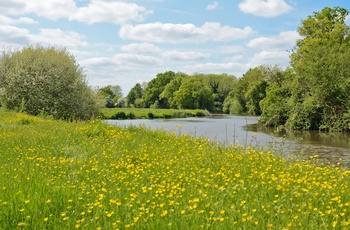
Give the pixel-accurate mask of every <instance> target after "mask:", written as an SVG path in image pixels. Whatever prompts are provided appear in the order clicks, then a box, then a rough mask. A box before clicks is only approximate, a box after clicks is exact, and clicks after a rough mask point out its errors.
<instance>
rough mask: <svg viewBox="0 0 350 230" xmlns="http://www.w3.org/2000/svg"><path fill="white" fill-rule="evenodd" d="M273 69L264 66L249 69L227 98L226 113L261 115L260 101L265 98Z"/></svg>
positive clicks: (225, 103) (225, 102)
mask: <svg viewBox="0 0 350 230" xmlns="http://www.w3.org/2000/svg"><path fill="white" fill-rule="evenodd" d="M271 69H272V68H271V67H269V66H263V65H261V66H258V67H255V68H254V69H249V70H248V71H247V72H246V73H245V74H244V75H243V77H241V78H240V79H239V80H238V82H237V84H236V85H235V87H234V89H233V91H232V92H230V93H229V95H228V96H227V97H226V98H225V101H224V112H229V113H233V114H242V113H247V114H250V115H260V114H261V108H260V101H261V100H262V99H264V98H265V95H266V87H267V86H268V79H269V77H270V72H271Z"/></svg>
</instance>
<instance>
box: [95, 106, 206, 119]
mask: <svg viewBox="0 0 350 230" xmlns="http://www.w3.org/2000/svg"><path fill="white" fill-rule="evenodd" d="M100 111H101V114H102V116H103V118H104V119H143V118H146V119H153V118H183V117H203V116H207V115H209V112H208V111H206V110H201V109H152V108H101V109H100Z"/></svg>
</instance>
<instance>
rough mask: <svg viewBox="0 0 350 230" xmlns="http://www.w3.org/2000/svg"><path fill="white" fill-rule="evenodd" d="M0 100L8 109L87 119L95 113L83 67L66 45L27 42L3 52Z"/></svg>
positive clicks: (93, 100) (93, 99)
mask: <svg viewBox="0 0 350 230" xmlns="http://www.w3.org/2000/svg"><path fill="white" fill-rule="evenodd" d="M0 85H1V88H2V90H1V101H2V104H3V106H5V107H6V108H8V109H16V110H22V111H25V112H26V113H28V114H32V115H38V114H40V113H45V114H48V115H52V116H53V117H54V118H56V119H87V118H90V117H91V116H93V115H97V114H98V109H97V106H96V102H95V98H94V93H93V91H92V90H91V89H90V88H89V87H88V85H87V82H86V80H85V75H84V74H83V70H82V68H81V67H80V66H79V64H78V63H77V62H76V61H75V59H74V57H73V56H72V55H71V54H69V53H68V52H67V51H66V50H65V49H59V48H54V47H42V46H35V47H33V46H28V47H25V48H23V49H22V50H17V51H10V52H4V53H2V56H1V58H0Z"/></svg>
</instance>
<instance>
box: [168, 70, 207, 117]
mask: <svg viewBox="0 0 350 230" xmlns="http://www.w3.org/2000/svg"><path fill="white" fill-rule="evenodd" d="M174 95H175V98H174V99H175V102H176V105H177V107H178V108H179V109H207V110H209V111H213V108H214V100H213V97H212V93H211V91H210V89H209V88H208V87H206V86H205V84H204V83H203V82H202V81H201V80H200V79H198V78H195V77H190V78H189V79H188V80H187V81H185V82H184V83H182V85H181V87H180V88H179V90H177V91H176V92H175V93H174Z"/></svg>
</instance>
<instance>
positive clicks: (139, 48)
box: [120, 42, 160, 53]
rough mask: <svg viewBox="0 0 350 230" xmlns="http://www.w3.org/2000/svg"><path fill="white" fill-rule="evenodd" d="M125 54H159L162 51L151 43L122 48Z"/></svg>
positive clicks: (133, 44) (132, 44)
mask: <svg viewBox="0 0 350 230" xmlns="http://www.w3.org/2000/svg"><path fill="white" fill-rule="evenodd" d="M120 50H121V51H122V52H125V53H158V52H160V49H159V48H158V47H157V46H155V45H153V44H151V43H147V42H144V43H131V44H128V45H125V46H122V47H121V48H120Z"/></svg>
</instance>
